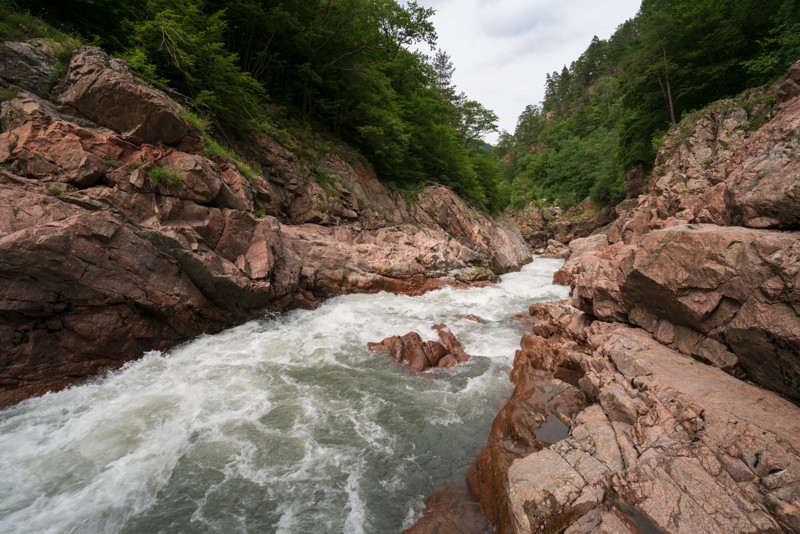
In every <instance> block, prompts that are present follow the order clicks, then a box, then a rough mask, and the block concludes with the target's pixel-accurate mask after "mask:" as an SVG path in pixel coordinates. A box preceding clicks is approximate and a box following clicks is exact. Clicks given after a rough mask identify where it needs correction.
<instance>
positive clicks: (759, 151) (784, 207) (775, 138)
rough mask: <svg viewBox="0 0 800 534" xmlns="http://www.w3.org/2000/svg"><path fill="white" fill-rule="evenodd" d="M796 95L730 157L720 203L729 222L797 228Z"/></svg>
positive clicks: (799, 137) (799, 110)
mask: <svg viewBox="0 0 800 534" xmlns="http://www.w3.org/2000/svg"><path fill="white" fill-rule="evenodd" d="M798 150H800V98H797V97H795V98H794V99H792V100H789V101H787V102H786V103H785V104H784V105H783V107H782V108H781V110H780V112H779V113H778V115H777V116H776V117H775V118H774V119H772V120H771V121H770V122H769V123H767V124H765V125H764V126H763V127H762V128H760V129H759V130H758V131H757V132H755V133H754V134H753V135H752V136H750V138H749V139H748V140H747V143H746V144H745V145H743V146H742V147H741V149H740V150H738V151H737V152H736V154H734V155H733V157H732V158H731V161H730V163H729V165H728V170H729V172H728V175H727V180H726V182H725V186H726V197H725V200H726V204H727V208H728V209H729V210H730V211H731V219H732V221H733V222H734V223H735V224H741V225H743V226H749V227H751V228H794V229H798V228H800V158H798V157H797V151H798Z"/></svg>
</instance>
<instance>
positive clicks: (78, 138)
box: [0, 40, 530, 407]
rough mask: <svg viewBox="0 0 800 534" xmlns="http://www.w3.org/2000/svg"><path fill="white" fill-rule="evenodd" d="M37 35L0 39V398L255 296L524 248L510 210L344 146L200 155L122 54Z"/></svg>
mask: <svg viewBox="0 0 800 534" xmlns="http://www.w3.org/2000/svg"><path fill="white" fill-rule="evenodd" d="M48 46H49V45H48V44H47V42H45V41H43V40H34V41H32V42H29V43H11V44H6V45H4V48H3V51H2V53H3V57H4V58H6V59H5V60H4V62H3V70H2V71H0V85H2V86H3V87H5V88H6V90H5V91H4V94H9V93H10V94H13V95H15V96H14V97H13V98H11V99H9V100H6V101H4V102H2V108H0V280H1V281H2V283H0V407H3V406H8V405H10V404H13V403H15V402H18V401H20V400H22V399H24V398H26V397H29V396H31V395H37V394H40V393H43V392H45V391H48V390H52V389H59V388H62V387H65V386H67V385H69V384H72V383H75V382H76V381H79V380H81V379H83V378H86V377H89V376H93V375H96V374H97V373H99V372H102V371H104V370H106V369H110V368H117V367H119V366H120V365H122V364H123V363H125V362H126V361H129V360H131V359H133V358H137V357H139V356H141V355H142V353H143V352H144V351H147V350H151V349H164V348H167V347H170V346H173V345H175V344H176V343H179V342H181V341H183V340H186V339H189V338H191V337H193V336H196V335H199V334H201V333H204V332H214V331H219V330H221V329H222V328H225V327H227V326H231V325H233V324H237V323H240V322H242V321H245V320H247V319H250V318H253V317H256V316H258V315H259V314H262V313H264V312H265V311H280V310H284V309H288V308H292V307H313V306H315V305H316V304H318V303H319V302H320V301H321V300H323V299H325V298H327V297H329V296H331V295H336V294H341V293H347V292H373V291H381V290H390V291H402V292H420V291H424V290H427V289H431V288H436V287H441V286H442V285H445V284H451V283H452V284H458V283H464V282H460V281H459V280H457V279H456V277H455V276H454V274H455V273H456V272H461V273H465V274H466V276H461V277H460V278H461V279H462V280H468V279H470V276H469V274H470V271H472V270H480V271H481V272H484V271H492V272H494V273H497V274H500V273H503V272H507V271H510V270H515V269H518V268H519V267H520V266H521V265H523V264H525V263H526V262H528V261H529V260H530V254H529V251H528V248H527V247H526V245H525V243H524V242H523V240H522V238H521V236H520V235H519V234H518V233H517V231H516V230H515V229H514V227H513V225H511V224H510V223H509V222H508V221H506V220H504V219H502V218H500V219H492V218H490V217H489V216H487V215H486V214H484V213H482V212H479V211H477V210H475V209H473V208H472V207H470V206H469V205H468V204H466V203H465V202H464V201H463V200H461V199H460V198H458V197H457V196H456V195H454V194H453V193H452V192H451V191H449V190H447V189H445V188H443V187H429V188H427V189H425V190H424V191H423V192H422V193H420V194H419V195H418V196H417V197H416V199H414V202H408V201H407V200H406V198H405V197H404V195H402V194H400V193H399V192H396V191H393V190H390V189H388V188H387V187H385V186H384V185H382V184H381V183H380V182H379V181H378V180H377V178H376V177H375V176H374V174H373V173H372V172H371V171H370V169H369V168H368V167H367V166H366V165H365V164H364V163H362V162H361V160H360V159H359V158H358V157H357V155H355V154H352V153H350V152H349V151H348V150H347V149H346V148H344V147H338V148H336V149H334V150H329V151H326V152H325V153H324V154H323V153H320V154H317V156H318V157H317V158H311V159H309V158H304V157H301V156H300V155H298V154H299V152H297V151H294V150H292V149H290V148H287V147H286V146H284V144H281V143H279V142H278V141H277V140H275V139H273V138H270V137H268V136H261V137H259V138H257V139H254V140H252V142H250V143H249V144H247V145H246V146H243V147H237V148H241V150H242V153H246V154H247V156H248V157H249V158H250V159H251V161H252V162H253V163H255V164H257V165H258V166H260V168H261V169H263V171H261V170H256V171H253V170H251V169H248V168H246V167H245V166H243V165H241V163H237V162H235V161H232V160H230V159H226V158H222V157H216V156H212V155H209V154H213V151H210V150H209V149H208V147H207V146H204V143H205V142H204V140H203V138H202V136H201V134H200V133H199V132H198V131H196V130H195V129H194V128H193V127H192V125H191V124H190V123H189V122H188V121H187V116H186V115H185V113H184V112H183V110H182V109H181V107H180V106H179V105H178V104H177V103H176V102H175V101H173V100H172V99H171V98H170V97H169V96H167V95H166V94H165V93H163V92H161V91H159V90H157V89H154V88H152V87H150V86H148V85H146V84H144V83H142V82H141V81H139V80H138V79H137V78H136V77H135V76H134V75H133V74H132V73H131V70H130V68H129V67H128V65H127V64H125V63H124V62H123V61H120V60H116V59H110V58H109V57H108V56H107V55H106V54H105V53H103V52H102V51H101V50H99V49H97V48H91V47H85V48H81V49H79V50H77V51H76V52H75V53H74V54H73V56H72V59H71V62H70V64H69V68H68V69H67V71H66V74H65V75H64V76H63V77H62V78H61V79H60V80H56V78H57V70H56V68H57V62H56V60H55V58H54V57H53V56H52V50H51V49H49V48H48ZM9 58H11V59H9ZM12 59H13V61H12ZM56 81H57V83H56ZM22 87H26V88H27V89H28V90H23V89H22ZM284 141H285V140H284ZM285 144H289V145H290V146H294V145H293V144H292V143H285ZM298 145H299V144H298Z"/></svg>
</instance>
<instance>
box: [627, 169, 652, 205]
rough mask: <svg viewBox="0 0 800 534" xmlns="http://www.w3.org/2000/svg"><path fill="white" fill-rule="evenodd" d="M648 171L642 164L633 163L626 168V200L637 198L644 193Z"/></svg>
mask: <svg viewBox="0 0 800 534" xmlns="http://www.w3.org/2000/svg"><path fill="white" fill-rule="evenodd" d="M646 182H647V170H646V169H645V166H644V165H643V164H642V163H633V164H631V165H630V166H628V167H626V168H625V198H636V197H638V196H639V195H641V194H642V193H644V186H645V183H646Z"/></svg>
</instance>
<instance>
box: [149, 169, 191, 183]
mask: <svg viewBox="0 0 800 534" xmlns="http://www.w3.org/2000/svg"><path fill="white" fill-rule="evenodd" d="M147 181H148V182H150V183H151V184H152V185H158V184H160V183H162V182H164V183H165V184H167V185H172V186H175V185H180V184H182V183H183V176H182V175H181V174H180V173H178V172H175V171H173V170H170V169H167V168H166V167H160V166H156V167H153V168H152V169H150V170H149V171H147Z"/></svg>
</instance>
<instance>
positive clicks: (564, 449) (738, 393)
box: [468, 63, 800, 533]
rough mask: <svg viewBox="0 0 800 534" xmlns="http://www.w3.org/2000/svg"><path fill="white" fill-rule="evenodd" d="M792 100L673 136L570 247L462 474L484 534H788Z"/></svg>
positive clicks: (795, 329)
mask: <svg viewBox="0 0 800 534" xmlns="http://www.w3.org/2000/svg"><path fill="white" fill-rule="evenodd" d="M798 88H800V63H798V64H796V65H795V66H794V67H793V68H792V70H791V72H790V73H789V76H788V78H787V79H786V80H785V81H784V82H783V83H781V84H777V85H775V86H771V87H766V88H763V89H761V90H756V91H751V92H749V93H746V94H744V95H742V96H741V97H740V98H739V99H737V100H731V101H724V102H721V103H718V104H717V105H714V106H711V107H709V108H708V109H706V110H704V111H702V112H699V113H697V114H695V115H694V116H692V117H688V118H686V119H685V120H684V121H682V123H681V124H680V125H678V126H677V127H676V128H675V129H674V130H673V131H672V132H671V135H670V136H669V138H668V140H667V141H666V143H665V144H664V146H663V147H662V149H661V151H660V153H659V156H658V160H657V161H656V167H655V169H654V171H653V173H652V175H651V177H650V181H649V186H648V190H647V194H644V195H642V196H640V197H639V198H638V199H631V200H628V201H625V202H623V203H622V204H621V205H619V206H618V207H617V213H618V218H617V220H616V221H615V222H614V223H613V224H611V225H609V226H607V227H606V228H605V230H604V231H603V232H601V233H598V234H595V235H593V236H591V237H587V238H583V239H577V240H574V241H572V242H571V243H570V258H569V259H568V261H567V263H566V264H565V267H564V268H563V269H562V271H560V272H559V273H558V274H557V275H556V279H557V280H559V281H561V282H562V283H569V284H571V285H572V296H571V300H570V302H569V303H566V302H565V303H558V304H549V305H536V306H533V307H532V308H531V315H532V317H533V321H534V323H533V326H532V328H531V331H530V332H529V333H527V334H526V335H525V337H524V338H523V340H522V348H521V349H520V350H519V351H518V352H517V354H516V358H515V363H514V369H513V371H512V374H511V379H512V382H513V383H514V385H515V389H514V393H513V395H512V397H511V399H510V400H509V402H508V404H507V405H506V406H505V407H504V408H503V409H502V410H501V412H500V413H499V414H498V416H497V418H496V419H495V421H494V425H493V427H492V430H491V433H490V436H489V440H488V443H487V446H486V448H485V449H484V450H483V451H482V452H481V454H480V455H479V457H478V459H477V460H476V462H475V464H474V465H473V466H472V467H471V469H470V472H469V475H468V482H469V486H470V488H471V489H472V491H473V493H474V494H475V495H476V496H477V497H478V498H479V500H480V502H481V507H482V509H483V511H484V513H485V514H486V515H487V517H488V518H489V519H490V521H491V522H492V523H493V524H494V525H495V526H496V528H497V530H498V531H499V532H570V533H577V532H614V533H620V532H632V533H633V532H686V533H694V532H720V533H723V532H781V531H786V532H800V447H799V446H798V444H800V408H798V406H797V404H796V403H797V400H798V399H800V370H799V369H800V337H798V336H800V293H798V287H800V222H799V220H798V218H797V217H798V214H800V174H799V173H800V156H798V154H800V152H798V140H799V139H800V89H798ZM771 94H777V97H776V98H775V99H774V102H773V101H772V99H771V98H770V95H771ZM767 119H768V120H767ZM765 120H766V123H764V121H765Z"/></svg>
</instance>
